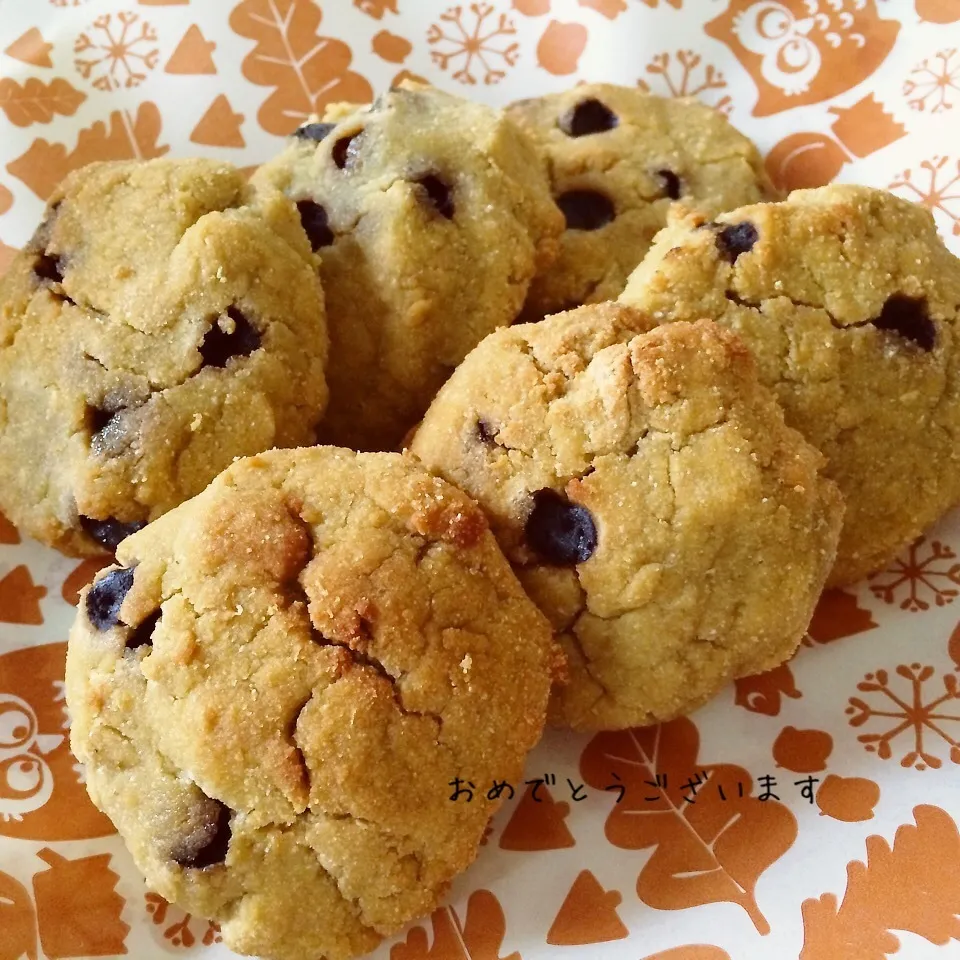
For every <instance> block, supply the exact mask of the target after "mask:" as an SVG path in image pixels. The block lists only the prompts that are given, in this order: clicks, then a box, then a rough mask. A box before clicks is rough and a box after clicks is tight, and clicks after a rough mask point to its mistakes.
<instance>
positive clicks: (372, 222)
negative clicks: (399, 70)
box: [255, 84, 563, 449]
mask: <svg viewBox="0 0 960 960" xmlns="http://www.w3.org/2000/svg"><path fill="white" fill-rule="evenodd" d="M344 113H345V110H344V109H342V108H341V107H340V105H338V107H337V109H336V110H335V111H334V113H333V114H332V115H333V116H334V117H335V118H336V120H337V122H336V123H330V122H328V121H327V120H326V119H324V120H323V121H316V122H310V123H308V124H306V125H304V126H303V127H302V128H301V129H300V130H299V131H297V132H296V133H295V134H294V135H293V137H292V138H291V141H290V143H289V145H288V146H287V148H286V149H285V150H284V151H283V153H281V154H280V155H279V156H278V157H277V158H275V159H274V160H272V161H270V162H269V163H267V164H265V165H264V166H263V167H261V168H260V170H259V171H258V173H257V174H256V176H255V180H256V181H257V182H270V183H272V184H274V185H276V186H278V187H279V188H280V189H281V190H283V191H284V192H285V193H286V194H287V195H288V196H290V197H291V198H292V199H293V200H294V201H295V202H296V204H297V207H298V208H299V210H300V215H301V218H302V220H303V225H304V228H305V230H306V231H307V234H308V235H309V236H310V238H311V240H312V242H313V247H314V249H315V250H316V251H317V252H318V253H319V254H320V258H321V266H320V276H321V279H322V282H323V287H324V291H325V294H326V297H327V313H328V317H329V323H330V337H331V362H330V369H329V381H330V409H329V411H328V413H327V416H326V417H325V418H324V421H323V424H322V427H321V434H320V435H321V439H322V440H324V441H327V442H331V443H338V444H342V445H344V446H350V447H354V448H359V449H393V448H394V447H396V446H397V445H398V444H399V442H400V440H401V438H402V437H403V434H404V433H405V432H406V431H407V430H408V429H409V428H410V427H411V426H412V425H413V424H414V423H415V422H416V421H417V420H418V419H419V418H420V416H421V415H422V414H423V411H424V410H425V409H426V408H427V406H428V405H429V403H430V401H431V400H432V399H433V396H434V394H435V393H436V391H437V389H438V388H439V386H440V385H441V384H442V383H443V381H444V380H445V379H446V378H447V377H448V376H449V374H450V372H451V371H452V370H453V369H454V367H456V365H457V364H458V363H459V362H460V361H461V360H462V359H463V357H464V356H465V355H466V354H467V352H468V351H469V350H470V349H471V348H472V347H474V346H475V345H476V344H477V343H478V342H479V341H480V340H482V339H483V337H485V336H486V335H487V334H488V333H490V332H491V331H492V330H494V329H495V328H497V327H500V326H504V325H505V324H508V323H511V322H512V321H513V320H514V318H515V317H516V315H517V314H518V312H519V311H520V308H521V306H522V304H523V300H524V297H525V296H526V293H527V288H528V286H529V283H530V280H531V278H532V277H533V275H534V273H535V272H536V271H538V270H542V269H544V268H545V267H546V266H547V265H548V264H549V263H550V262H551V261H552V259H553V257H554V256H555V254H556V249H557V237H558V235H559V233H560V231H561V230H562V227H563V219H562V217H561V216H560V213H559V211H558V210H557V208H556V206H555V205H554V203H553V201H552V200H551V199H550V192H549V188H548V184H547V180H546V174H545V171H544V169H543V163H542V161H541V160H540V159H539V158H538V157H537V155H536V152H535V151H534V148H533V145H532V144H531V143H530V142H529V140H528V139H527V138H526V137H525V136H524V135H523V134H522V133H521V132H520V131H519V129H518V128H517V127H516V125H515V124H513V123H512V122H511V121H510V120H508V119H507V118H506V117H505V116H504V114H503V113H502V112H500V111H497V110H494V109H491V108H490V107H487V106H483V105H481V104H477V103H470V102H468V101H466V100H461V99H460V98H459V97H454V96H452V95H450V94H447V93H443V92H441V91H439V90H436V89H433V88H429V87H422V86H417V85H411V84H404V85H401V86H400V87H399V88H396V89H393V90H390V91H389V92H387V93H384V94H383V95H381V96H380V97H378V98H377V100H376V101H375V102H374V103H373V104H372V105H370V106H368V107H365V108H363V109H361V110H359V111H356V112H354V113H352V114H348V115H347V116H346V117H344Z"/></svg>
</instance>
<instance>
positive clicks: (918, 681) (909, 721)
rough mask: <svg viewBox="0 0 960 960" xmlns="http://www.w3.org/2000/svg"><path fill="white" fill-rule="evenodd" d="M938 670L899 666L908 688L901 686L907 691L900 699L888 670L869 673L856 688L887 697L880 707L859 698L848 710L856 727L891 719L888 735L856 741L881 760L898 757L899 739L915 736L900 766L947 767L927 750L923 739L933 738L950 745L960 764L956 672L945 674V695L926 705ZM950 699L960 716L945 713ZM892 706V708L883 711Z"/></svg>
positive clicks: (953, 757) (952, 756)
mask: <svg viewBox="0 0 960 960" xmlns="http://www.w3.org/2000/svg"><path fill="white" fill-rule="evenodd" d="M935 672H936V671H935V670H934V669H933V667H930V666H921V665H920V664H919V663H911V664H910V665H909V666H907V665H906V664H900V666H898V667H897V669H896V673H897V675H898V676H899V677H901V678H902V679H903V680H906V681H907V684H903V683H901V684H900V685H899V686H900V688H901V692H903V689H902V688H904V687H906V688H907V692H906V693H905V694H904V695H903V696H899V695H898V694H897V693H895V692H894V690H893V684H892V683H891V679H890V675H889V674H888V673H887V671H886V670H877V671H876V673H868V674H866V676H865V677H864V678H863V680H862V681H861V682H860V683H858V684H857V689H858V690H860V691H861V692H863V693H875V694H877V695H878V698H879V696H882V697H884V698H885V699H882V700H879V705H878V706H873V705H871V704H869V703H867V702H866V701H865V700H862V699H860V697H850V700H849V706H848V707H847V709H846V714H847V716H849V717H850V720H849V723H850V726H851V727H861V726H863V725H864V724H865V723H868V722H869V721H871V720H873V719H874V718H876V717H883V718H886V720H887V721H888V729H887V730H885V731H884V732H883V733H862V734H860V736H858V737H857V740H859V741H860V743H862V744H863V745H864V747H865V749H866V750H867V751H868V752H870V753H876V754H877V756H878V757H879V758H880V759H881V760H889V759H890V758H891V757H892V756H893V747H892V746H891V744H892V743H893V741H894V740H896V739H897V738H898V737H900V736H901V734H906V735H907V736H909V735H910V734H912V735H913V744H912V748H911V749H908V750H907V751H906V752H905V753H904V755H903V756H902V757H901V759H900V766H902V767H914V768H915V769H917V770H926V769H927V768H928V767H929V768H930V769H932V770H937V769H938V768H939V767H940V766H942V764H943V761H942V759H941V758H940V757H939V756H937V755H936V754H934V753H931V752H930V748H929V747H928V748H926V749H925V747H924V737H925V736H927V737H928V738H929V737H930V735H931V734H932V735H933V736H934V737H937V738H939V739H940V740H942V741H943V743H945V744H946V745H947V746H949V747H950V759H951V760H952V761H953V762H954V763H958V764H960V740H957V739H956V737H957V735H960V689H958V687H960V682H958V680H957V678H956V676H954V675H953V674H952V673H945V674H944V675H943V689H944V693H943V695H942V696H938V697H934V699H931V700H928V701H927V702H924V700H925V695H924V689H923V687H924V684H925V683H926V682H927V681H928V680H930V679H931V678H932V677H933V675H934V673H935ZM951 701H952V702H953V703H954V704H956V707H957V712H956V713H945V712H943V711H944V710H946V709H949V708H950V705H951ZM883 708H887V709H883Z"/></svg>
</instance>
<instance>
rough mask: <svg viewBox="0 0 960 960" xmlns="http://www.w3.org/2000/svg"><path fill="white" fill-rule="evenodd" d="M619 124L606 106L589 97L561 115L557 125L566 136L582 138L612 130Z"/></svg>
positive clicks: (615, 116)
mask: <svg viewBox="0 0 960 960" xmlns="http://www.w3.org/2000/svg"><path fill="white" fill-rule="evenodd" d="M619 122H620V121H619V120H618V119H617V115H616V114H615V113H614V112H613V111H612V110H611V109H610V108H609V107H608V106H606V105H605V104H603V103H601V102H600V101H599V100H596V99H594V98H593V97H591V98H590V99H589V100H581V101H580V102H579V103H578V104H577V105H576V106H574V107H571V109H569V110H568V111H567V112H566V113H564V114H561V116H560V118H559V120H558V121H557V125H558V126H559V127H560V129H561V130H562V131H563V132H564V133H565V134H567V136H570V137H584V136H586V135H587V134H590V133H603V132H604V131H606V130H612V129H613V128H614V127H615V126H617V124H618V123H619Z"/></svg>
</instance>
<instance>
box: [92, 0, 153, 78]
mask: <svg viewBox="0 0 960 960" xmlns="http://www.w3.org/2000/svg"><path fill="white" fill-rule="evenodd" d="M138 22H139V31H140V32H139V33H137V32H136V28H137V24H138ZM156 39H157V32H156V30H154V29H153V27H152V26H151V25H150V24H149V23H147V21H146V20H140V17H139V16H138V15H137V14H136V13H132V12H128V11H122V10H121V11H120V12H119V13H117V14H116V20H114V16H113V14H110V13H105V14H103V15H102V16H100V17H97V19H96V20H94V21H93V24H92V25H91V26H90V28H89V30H88V32H86V33H81V34H80V36H79V37H77V39H76V42H75V43H74V45H73V52H74V53H75V54H80V53H83V54H86V55H87V56H86V57H79V56H78V57H77V58H76V59H75V60H74V61H73V62H74V65H75V66H76V68H77V70H78V71H79V73H80V76H82V77H83V78H84V79H85V80H89V79H90V78H91V77H93V78H94V80H93V85H94V87H96V88H97V89H98V90H107V91H109V90H117V89H119V88H120V87H127V88H129V87H138V86H139V85H140V84H141V83H143V81H144V80H146V79H147V74H146V71H147V70H152V69H153V68H154V67H155V66H156V65H157V59H158V58H159V56H160V51H159V50H158V49H157V48H156V47H149V45H150V44H152V43H154V42H155V41H156Z"/></svg>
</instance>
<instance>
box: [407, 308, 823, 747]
mask: <svg viewBox="0 0 960 960" xmlns="http://www.w3.org/2000/svg"><path fill="white" fill-rule="evenodd" d="M652 326H653V321H652V320H650V319H649V318H648V317H647V316H645V315H644V314H642V313H640V312H638V311H636V310H633V309H631V308H629V307H626V306H624V305H620V304H614V303H609V304H596V305H592V306H587V307H582V308H580V309H578V310H573V311H570V312H569V313H565V314H557V315H555V316H553V317H548V318H547V319H545V320H543V321H541V322H540V323H533V324H524V325H520V326H514V327H510V328H509V329H507V330H501V331H498V332H496V333H494V334H491V335H490V336H489V337H487V339H486V340H484V341H483V343H481V344H480V346H478V347H477V348H476V349H475V350H474V351H473V352H472V353H471V354H470V355H469V356H468V357H467V359H466V360H465V361H464V362H463V364H462V365H461V366H460V368H459V369H458V370H457V371H456V373H455V374H454V375H453V376H452V377H451V378H450V380H449V381H448V382H447V383H446V385H445V386H444V387H443V389H442V390H441V391H440V393H439V394H438V396H437V398H436V400H435V401H434V403H433V404H432V406H431V407H430V409H429V411H428V412H427V415H426V417H425V418H424V420H423V423H422V424H421V426H420V427H419V429H418V430H417V432H416V434H415V436H414V438H413V441H412V444H411V450H412V452H413V453H415V454H416V455H417V456H419V457H420V458H421V459H422V460H423V462H424V463H425V464H426V465H427V466H428V467H430V468H431V469H432V470H433V471H434V472H436V473H438V474H439V475H441V476H443V477H445V478H447V479H448V480H450V481H452V482H453V483H455V484H457V485H458V486H459V487H460V488H461V489H463V490H464V491H466V492H467V493H469V494H470V495H471V496H472V497H474V498H475V499H476V500H477V501H478V502H479V503H480V505H481V507H483V508H484V510H485V511H486V513H487V514H488V516H489V517H490V522H491V529H492V530H493V532H494V534H495V535H496V537H497V539H498V541H499V543H500V545H501V547H502V548H503V550H504V553H505V554H506V555H507V557H508V558H509V559H510V560H511V562H512V563H513V566H514V569H515V571H516V573H517V576H518V577H519V579H520V581H521V583H522V584H523V585H524V587H525V588H526V590H527V592H528V593H529V595H530V596H531V598H532V599H533V600H534V601H535V602H536V603H537V604H538V605H539V607H540V608H541V610H543V611H544V613H545V614H546V615H547V616H548V617H549V619H550V621H551V623H552V624H553V626H554V629H555V630H556V631H557V636H558V639H559V641H560V643H561V645H562V647H563V649H564V652H565V653H566V655H567V659H568V663H569V682H568V683H566V684H565V685H564V684H559V685H558V686H557V687H556V689H555V692H554V696H553V700H552V706H551V721H552V722H555V723H558V724H565V725H570V726H572V727H575V728H580V729H604V728H609V729H612V728H622V727H630V726H641V725H645V724H649V723H654V722H658V721H662V720H669V719H671V718H672V717H675V716H677V715H679V714H682V713H686V712H689V711H690V710H692V709H694V708H695V707H697V706H699V705H700V704H702V703H703V702H704V701H705V700H707V699H709V698H710V697H711V696H713V694H715V693H716V692H717V691H718V690H719V689H720V687H721V686H722V685H723V684H725V683H726V682H727V681H729V680H730V679H731V678H733V677H736V676H742V675H746V674H751V673H757V672H760V671H763V670H767V669H770V668H772V667H774V666H776V665H777V664H779V663H780V662H782V661H783V660H785V659H786V658H787V657H789V656H790V655H791V654H792V653H793V651H794V650H795V649H796V646H797V644H798V643H799V642H800V640H801V638H802V636H803V633H804V631H805V630H806V627H807V625H808V623H809V620H810V617H811V615H812V612H813V608H814V605H815V603H816V601H817V598H818V596H819V594H820V591H821V589H822V586H823V581H824V578H825V577H826V575H827V572H828V571H829V569H830V566H831V564H832V563H833V560H834V556H835V552H836V542H837V537H838V534H839V529H840V522H841V514H842V506H841V501H840V496H839V493H838V492H837V489H836V487H835V485H834V484H833V483H832V482H831V481H829V480H826V479H824V478H823V477H822V476H821V473H820V471H821V468H822V465H823V458H822V457H821V455H820V453H819V452H818V451H817V450H815V449H814V448H813V447H812V446H811V445H810V444H808V443H807V442H806V441H805V440H804V439H803V438H802V437H801V436H800V434H799V433H797V432H796V431H794V430H791V429H789V428H788V427H787V426H785V424H784V422H783V413H782V411H781V410H780V408H779V406H778V405H777V402H776V400H775V399H774V396H773V394H772V392H771V391H770V390H768V389H767V388H766V387H763V386H762V385H761V384H760V383H759V382H758V380H757V377H756V373H755V370H754V364H753V360H752V358H751V356H750V354H749V351H748V350H747V348H746V347H745V346H743V344H742V343H741V342H740V341H739V340H738V339H737V338H736V337H735V336H734V335H732V334H731V333H729V332H728V331H726V330H724V329H723V328H722V327H720V326H719V325H717V324H714V323H711V322H709V321H700V322H697V323H683V324H671V325H667V326H664V327H660V328H656V329H652V330H651V329H650V328H651V327H652ZM647 330H649V331H650V332H644V331H647Z"/></svg>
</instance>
